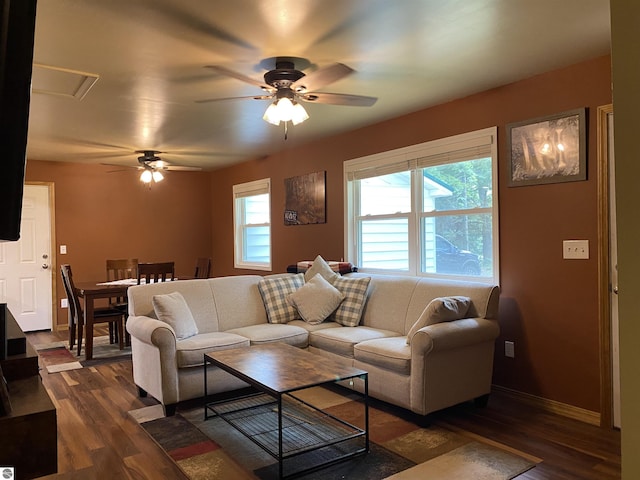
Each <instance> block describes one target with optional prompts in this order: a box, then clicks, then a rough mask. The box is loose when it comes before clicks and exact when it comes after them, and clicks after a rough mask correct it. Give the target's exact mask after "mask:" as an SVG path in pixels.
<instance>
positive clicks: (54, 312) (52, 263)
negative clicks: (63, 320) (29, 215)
mask: <svg viewBox="0 0 640 480" xmlns="http://www.w3.org/2000/svg"><path fill="white" fill-rule="evenodd" d="M24 184H25V186H26V185H35V186H45V187H47V190H48V192H49V241H50V243H51V245H50V252H51V254H50V256H49V268H50V269H51V299H50V301H51V331H52V332H55V331H57V330H59V329H60V326H59V325H58V301H57V299H58V294H57V288H56V286H57V281H56V278H57V276H56V272H57V270H58V266H57V262H56V260H57V258H58V255H57V251H56V216H55V212H56V208H55V198H56V196H55V184H54V183H53V182H33V181H25V182H24Z"/></svg>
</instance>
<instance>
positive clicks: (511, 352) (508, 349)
mask: <svg viewBox="0 0 640 480" xmlns="http://www.w3.org/2000/svg"><path fill="white" fill-rule="evenodd" d="M504 356H505V357H509V358H515V356H516V351H515V344H514V343H513V342H509V341H506V342H504Z"/></svg>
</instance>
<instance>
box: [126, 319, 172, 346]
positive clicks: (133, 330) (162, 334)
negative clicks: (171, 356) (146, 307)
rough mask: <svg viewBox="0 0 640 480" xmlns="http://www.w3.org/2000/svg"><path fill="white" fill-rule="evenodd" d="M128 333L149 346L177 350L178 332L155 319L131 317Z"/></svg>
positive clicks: (128, 321) (128, 322)
mask: <svg viewBox="0 0 640 480" xmlns="http://www.w3.org/2000/svg"><path fill="white" fill-rule="evenodd" d="M127 331H128V332H129V333H130V334H131V336H133V337H136V338H137V339H138V340H140V341H141V342H144V343H147V344H149V345H155V346H156V347H158V348H166V347H168V348H173V350H175V349H176V332H175V331H174V330H173V328H171V325H169V324H168V323H165V322H162V321H160V320H156V319H155V318H151V317H144V316H131V317H129V318H128V319H127Z"/></svg>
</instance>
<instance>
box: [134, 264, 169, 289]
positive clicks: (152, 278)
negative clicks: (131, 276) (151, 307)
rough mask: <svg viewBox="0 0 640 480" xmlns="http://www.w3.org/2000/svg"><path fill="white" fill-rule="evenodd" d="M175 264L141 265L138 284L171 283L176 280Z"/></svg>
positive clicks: (139, 265)
mask: <svg viewBox="0 0 640 480" xmlns="http://www.w3.org/2000/svg"><path fill="white" fill-rule="evenodd" d="M175 276H176V275H175V265H174V262H159V263H139V264H138V284H140V283H158V282H169V281H171V280H173V279H175Z"/></svg>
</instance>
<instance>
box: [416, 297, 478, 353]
mask: <svg viewBox="0 0 640 480" xmlns="http://www.w3.org/2000/svg"><path fill="white" fill-rule="evenodd" d="M470 305H471V299H470V298H469V297H462V296H454V297H437V298H434V299H433V300H431V301H430V302H429V305H427V306H426V307H425V309H424V310H423V311H422V313H421V314H420V316H419V317H418V320H416V323H414V324H413V326H412V327H411V329H410V330H409V333H408V334H407V345H411V338H413V336H414V335H415V334H416V332H417V331H418V330H420V329H421V328H422V327H426V326H427V325H433V324H434V323H441V322H451V321H452V320H459V319H461V318H464V317H465V315H466V314H467V312H468V311H469V306H470Z"/></svg>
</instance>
